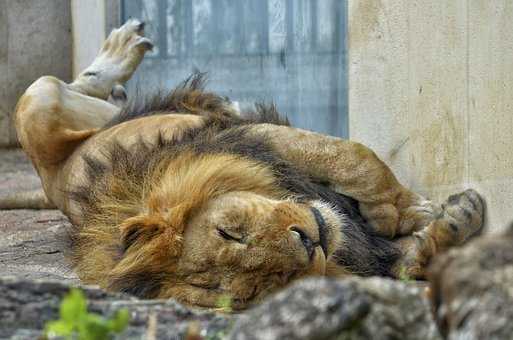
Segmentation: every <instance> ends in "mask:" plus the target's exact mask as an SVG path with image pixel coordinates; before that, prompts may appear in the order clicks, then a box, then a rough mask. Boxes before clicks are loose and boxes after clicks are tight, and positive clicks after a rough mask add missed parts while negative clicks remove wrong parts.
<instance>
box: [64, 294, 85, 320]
mask: <svg viewBox="0 0 513 340" xmlns="http://www.w3.org/2000/svg"><path fill="white" fill-rule="evenodd" d="M86 314H87V302H86V299H85V297H84V293H82V291H81V290H79V289H76V288H72V289H71V291H70V292H69V294H68V295H66V296H65V297H64V300H62V303H61V308H60V316H61V320H63V321H65V322H67V323H70V324H71V325H72V326H73V325H76V324H77V323H79V322H80V319H81V318H83V317H84V315H86Z"/></svg>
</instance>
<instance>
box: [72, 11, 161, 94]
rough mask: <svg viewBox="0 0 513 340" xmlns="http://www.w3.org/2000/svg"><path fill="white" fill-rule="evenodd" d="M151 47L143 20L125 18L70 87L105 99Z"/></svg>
mask: <svg viewBox="0 0 513 340" xmlns="http://www.w3.org/2000/svg"><path fill="white" fill-rule="evenodd" d="M152 48H153V43H152V42H151V40H150V39H148V38H146V37H145V36H144V23H143V22H141V21H139V20H137V19H130V20H128V21H127V22H126V23H125V24H124V25H123V26H121V27H119V28H117V29H114V30H113V31H112V32H111V33H110V35H109V36H108V38H107V39H106V40H105V42H104V43H103V45H102V48H101V50H100V52H99V53H98V55H97V56H96V58H95V60H94V61H93V63H92V64H91V65H90V66H89V67H87V68H86V69H85V70H84V71H83V72H82V73H80V75H79V76H78V77H77V79H76V80H75V81H74V82H73V83H72V84H71V87H72V89H74V90H76V91H78V92H81V93H84V94H86V95H89V96H93V97H97V98H101V99H107V97H108V96H109V94H111V93H113V92H119V91H118V90H117V89H115V88H114V87H115V86H117V85H119V84H123V83H125V82H126V81H127V80H128V79H130V77H131V76H132V74H133V73H134V72H135V70H136V69H137V67H138V66H139V64H140V63H141V61H142V59H143V57H144V55H145V53H146V52H147V51H149V50H151V49H152Z"/></svg>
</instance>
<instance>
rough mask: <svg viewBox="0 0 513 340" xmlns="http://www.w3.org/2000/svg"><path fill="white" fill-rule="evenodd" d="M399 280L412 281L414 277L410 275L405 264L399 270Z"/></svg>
mask: <svg viewBox="0 0 513 340" xmlns="http://www.w3.org/2000/svg"><path fill="white" fill-rule="evenodd" d="M399 280H401V281H403V282H411V281H412V278H411V276H410V275H408V272H407V269H406V267H405V266H401V269H400V270H399Z"/></svg>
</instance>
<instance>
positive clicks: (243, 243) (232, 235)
mask: <svg viewBox="0 0 513 340" xmlns="http://www.w3.org/2000/svg"><path fill="white" fill-rule="evenodd" d="M161 164H164V165H158V166H155V167H154V171H153V172H152V175H151V176H149V177H151V179H150V180H149V181H147V182H146V183H151V184H140V183H139V184H138V185H139V188H138V189H137V190H138V191H140V192H141V195H142V201H143V202H144V204H143V206H141V205H140V204H138V203H137V202H141V200H139V199H138V200H134V201H133V205H130V204H128V203H126V202H129V201H130V200H128V199H127V197H128V196H130V195H133V191H134V188H133V187H131V185H130V183H127V181H126V179H127V178H130V176H129V174H126V173H125V174H120V173H118V174H115V175H114V176H107V177H108V179H105V178H104V180H106V183H109V188H110V189H109V190H108V191H106V192H104V193H98V192H96V193H95V202H96V206H97V209H98V210H96V212H95V213H94V214H92V215H91V216H94V218H92V219H91V220H90V222H88V223H86V224H87V225H88V226H87V227H83V228H82V230H84V232H83V233H81V234H82V237H83V240H82V241H81V242H79V243H80V247H78V248H79V251H78V252H79V254H78V255H77V265H78V272H79V275H80V276H81V278H83V279H85V280H86V281H93V282H95V283H100V284H101V285H103V286H105V287H107V288H110V289H112V290H120V291H125V292H129V293H132V294H135V295H138V296H140V297H146V298H176V299H178V300H179V301H182V302H185V303H188V304H193V305H198V306H205V307H215V306H216V305H217V304H218V303H219V301H220V299H221V298H222V297H224V296H228V297H229V298H230V299H231V301H232V305H233V307H234V308H244V307H246V306H247V305H248V304H250V303H252V302H255V301H258V300H259V299H261V298H262V297H264V296H266V295H267V294H269V293H270V292H272V291H274V290H276V289H277V288H279V287H283V286H284V285H286V284H287V283H289V282H290V281H292V280H294V279H296V278H299V277H302V276H304V275H325V273H326V267H327V259H329V257H330V256H331V255H332V254H333V253H334V252H335V250H336V249H337V244H338V243H339V242H340V237H341V236H340V235H339V233H340V232H339V231H338V230H340V223H341V222H340V217H339V216H337V213H336V212H335V211H334V210H333V209H332V208H330V207H329V206H328V205H327V204H324V203H322V202H321V201H319V200H314V201H312V200H310V201H308V200H298V199H297V198H295V197H294V196H292V195H291V193H290V192H288V191H286V190H283V189H282V188H281V187H280V186H279V185H278V183H277V179H276V176H275V174H274V173H273V170H272V169H271V168H270V167H268V166H267V165H265V164H262V163H260V162H257V161H254V160H250V159H247V158H244V157H240V156H237V155H232V154H223V153H218V154H204V155H198V154H195V153H188V152H183V153H180V154H179V155H178V156H177V157H175V158H173V159H172V160H171V161H169V162H161ZM159 167H160V168H159ZM114 172H115V171H114ZM132 184H133V183H132ZM141 185H142V186H141ZM137 190H135V191H137ZM114 196H115V197H116V199H115V200H113V197H114ZM115 202H125V203H123V205H122V207H119V206H116V204H114V203H115ZM113 209H115V211H114V210H113ZM123 209H124V210H125V211H123ZM127 210H129V211H130V212H129V213H127ZM99 212H102V213H99ZM135 212H137V214H134V213H135ZM124 214H128V216H130V217H128V218H120V220H119V223H112V216H113V215H116V216H125V215H124ZM102 216H103V217H102ZM102 218H103V220H102ZM107 224H110V225H111V226H110V227H106V225H107ZM109 228H110V230H111V231H112V236H111V237H110V238H109V240H107V239H106V237H105V230H106V229H109ZM95 235H96V236H95ZM92 245H93V246H96V248H97V249H94V250H93V249H92ZM80 249H81V251H80ZM106 258H107V259H106Z"/></svg>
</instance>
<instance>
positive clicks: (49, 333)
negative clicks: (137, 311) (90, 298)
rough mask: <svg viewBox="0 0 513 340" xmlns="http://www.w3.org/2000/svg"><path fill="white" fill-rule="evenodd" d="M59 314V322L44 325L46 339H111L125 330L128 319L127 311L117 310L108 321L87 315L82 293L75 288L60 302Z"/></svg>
mask: <svg viewBox="0 0 513 340" xmlns="http://www.w3.org/2000/svg"><path fill="white" fill-rule="evenodd" d="M59 314H60V319H59V320H54V321H49V322H47V323H46V325H45V335H46V337H55V336H59V337H64V338H66V339H79V340H103V339H111V338H112V337H113V335H114V334H115V333H120V332H122V331H123V330H124V329H125V328H126V326H127V325H128V321H129V319H130V316H129V314H128V310H127V309H121V310H118V311H117V312H116V313H114V315H113V316H112V317H111V318H109V319H105V318H104V317H102V316H101V315H98V314H94V313H89V312H88V311H87V301H86V298H85V296H84V293H83V292H82V291H81V290H79V289H76V288H72V289H71V291H70V292H69V293H68V295H66V296H65V297H64V299H63V300H62V302H61V305H60V309H59Z"/></svg>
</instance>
